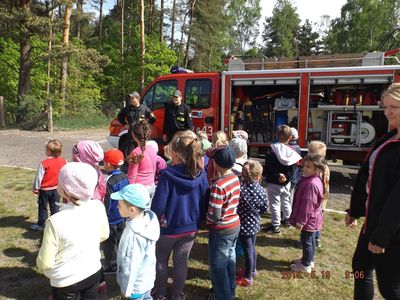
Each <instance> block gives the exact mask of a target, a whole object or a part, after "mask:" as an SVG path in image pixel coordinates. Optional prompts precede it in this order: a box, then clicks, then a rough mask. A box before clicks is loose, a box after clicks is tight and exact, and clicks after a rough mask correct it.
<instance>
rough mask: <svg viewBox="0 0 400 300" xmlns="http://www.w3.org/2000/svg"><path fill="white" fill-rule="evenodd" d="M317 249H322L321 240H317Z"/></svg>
mask: <svg viewBox="0 0 400 300" xmlns="http://www.w3.org/2000/svg"><path fill="white" fill-rule="evenodd" d="M315 247H317V248H321V239H315Z"/></svg>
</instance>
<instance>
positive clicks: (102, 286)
mask: <svg viewBox="0 0 400 300" xmlns="http://www.w3.org/2000/svg"><path fill="white" fill-rule="evenodd" d="M97 290H98V291H99V292H104V291H105V290H107V283H106V282H105V281H102V282H100V283H99V287H98V288H97Z"/></svg>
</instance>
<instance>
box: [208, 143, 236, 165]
mask: <svg viewBox="0 0 400 300" xmlns="http://www.w3.org/2000/svg"><path fill="white" fill-rule="evenodd" d="M207 156H208V157H210V158H213V159H214V161H215V162H216V163H217V164H218V165H219V166H220V167H222V168H227V169H228V168H232V167H233V165H234V163H235V161H236V157H235V153H234V152H233V150H232V149H231V148H230V147H226V146H224V147H218V148H210V149H208V150H207Z"/></svg>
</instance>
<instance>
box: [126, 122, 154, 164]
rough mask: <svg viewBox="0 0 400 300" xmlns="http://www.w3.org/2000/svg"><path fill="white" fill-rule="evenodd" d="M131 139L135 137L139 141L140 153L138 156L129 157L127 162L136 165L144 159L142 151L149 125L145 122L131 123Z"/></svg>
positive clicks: (148, 133)
mask: <svg viewBox="0 0 400 300" xmlns="http://www.w3.org/2000/svg"><path fill="white" fill-rule="evenodd" d="M130 131H131V133H132V137H136V138H137V139H138V140H139V141H140V145H138V146H139V147H140V150H141V151H142V152H141V153H140V154H138V155H134V156H129V158H128V161H129V162H130V163H133V164H138V163H140V162H141V161H142V159H143V157H144V151H145V150H146V141H147V140H148V138H149V135H150V130H149V125H148V123H147V122H146V121H139V122H136V123H133V124H132V126H131V130H130Z"/></svg>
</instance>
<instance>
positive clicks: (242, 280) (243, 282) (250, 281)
mask: <svg viewBox="0 0 400 300" xmlns="http://www.w3.org/2000/svg"><path fill="white" fill-rule="evenodd" d="M236 285H238V286H252V285H253V279H247V278H246V277H242V278H238V279H236Z"/></svg>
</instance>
